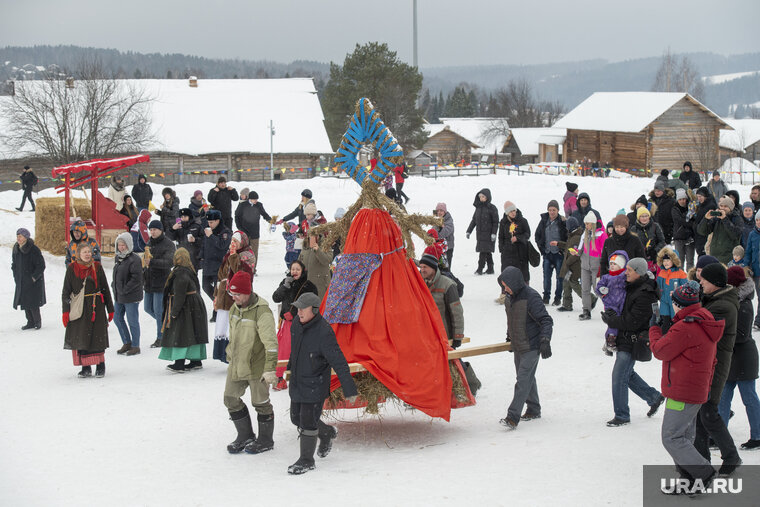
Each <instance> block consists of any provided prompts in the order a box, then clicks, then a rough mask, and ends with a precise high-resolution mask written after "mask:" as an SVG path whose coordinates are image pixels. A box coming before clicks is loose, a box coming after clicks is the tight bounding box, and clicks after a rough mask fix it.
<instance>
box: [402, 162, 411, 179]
mask: <svg viewBox="0 0 760 507" xmlns="http://www.w3.org/2000/svg"><path fill="white" fill-rule="evenodd" d="M401 177H402V178H404V179H407V178H408V177H409V168H408V167H406V164H404V169H403V170H402V171H401Z"/></svg>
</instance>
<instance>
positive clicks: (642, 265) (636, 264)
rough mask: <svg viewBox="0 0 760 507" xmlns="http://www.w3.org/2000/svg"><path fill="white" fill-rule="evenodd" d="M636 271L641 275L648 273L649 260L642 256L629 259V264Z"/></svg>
mask: <svg viewBox="0 0 760 507" xmlns="http://www.w3.org/2000/svg"><path fill="white" fill-rule="evenodd" d="M627 267H629V268H631V269H632V270H634V271H635V272H636V274H637V275H639V276H646V275H647V261H646V260H645V259H643V258H642V257H634V258H633V259H631V260H629V261H628V266H627Z"/></svg>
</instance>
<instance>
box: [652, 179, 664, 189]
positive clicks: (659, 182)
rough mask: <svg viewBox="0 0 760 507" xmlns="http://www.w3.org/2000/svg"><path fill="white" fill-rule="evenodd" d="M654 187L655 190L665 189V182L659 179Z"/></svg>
mask: <svg viewBox="0 0 760 507" xmlns="http://www.w3.org/2000/svg"><path fill="white" fill-rule="evenodd" d="M654 189H655V190H665V182H664V181H662V180H657V181H655V182H654Z"/></svg>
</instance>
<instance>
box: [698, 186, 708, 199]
mask: <svg viewBox="0 0 760 507" xmlns="http://www.w3.org/2000/svg"><path fill="white" fill-rule="evenodd" d="M697 195H701V196H702V197H710V191H709V190H707V187H699V188H698V189H697Z"/></svg>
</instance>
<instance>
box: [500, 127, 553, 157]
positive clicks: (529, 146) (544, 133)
mask: <svg viewBox="0 0 760 507" xmlns="http://www.w3.org/2000/svg"><path fill="white" fill-rule="evenodd" d="M509 134H510V135H511V136H512V138H514V140H515V143H517V147H518V148H520V153H521V154H523V155H536V156H537V155H538V144H539V143H541V144H562V143H563V142H564V141H565V138H566V137H567V130H565V129H558V128H552V127H547V128H515V129H509Z"/></svg>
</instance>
